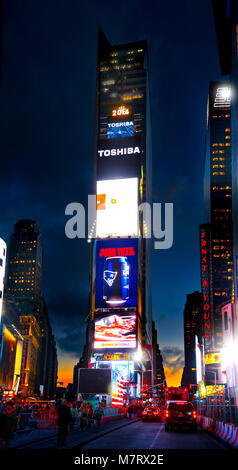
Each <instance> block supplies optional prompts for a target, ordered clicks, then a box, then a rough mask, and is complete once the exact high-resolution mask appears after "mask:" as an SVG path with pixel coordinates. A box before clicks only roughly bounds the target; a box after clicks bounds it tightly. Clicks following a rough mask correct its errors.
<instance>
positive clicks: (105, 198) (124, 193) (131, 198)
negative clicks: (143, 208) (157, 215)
mask: <svg viewBox="0 0 238 470" xmlns="http://www.w3.org/2000/svg"><path fill="white" fill-rule="evenodd" d="M96 234H97V237H100V238H105V237H129V236H132V237H137V236H138V178H125V179H115V180H103V181H97V228H96Z"/></svg>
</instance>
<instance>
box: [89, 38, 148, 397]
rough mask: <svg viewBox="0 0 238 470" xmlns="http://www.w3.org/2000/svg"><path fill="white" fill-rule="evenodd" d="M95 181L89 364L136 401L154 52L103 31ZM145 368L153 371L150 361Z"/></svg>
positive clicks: (144, 327) (142, 339)
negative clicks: (115, 41) (116, 41)
mask: <svg viewBox="0 0 238 470" xmlns="http://www.w3.org/2000/svg"><path fill="white" fill-rule="evenodd" d="M94 182H95V193H96V234H95V238H93V239H92V244H91V246H92V257H91V299H90V320H91V323H92V324H93V333H92V336H91V340H92V341H90V343H91V346H92V347H91V360H90V362H91V366H92V367H95V368H112V369H113V371H114V372H113V373H114V376H115V380H116V381H118V374H119V376H120V377H121V379H122V381H124V383H127V384H129V390H128V394H129V395H130V396H136V395H139V394H140V391H141V387H142V380H143V379H142V375H143V374H140V370H141V369H142V367H143V365H142V357H143V345H147V346H148V344H152V337H151V325H152V318H151V240H150V238H147V237H146V234H147V233H148V232H147V229H148V227H146V224H145V222H144V219H143V213H142V211H138V206H139V205H140V204H141V203H144V202H146V203H151V186H152V184H151V111H150V90H149V72H148V52H147V43H146V41H139V42H135V43H130V44H123V45H117V46H111V45H110V44H109V42H108V40H107V38H106V37H105V35H104V33H103V31H102V30H101V29H99V38H98V63H97V83H96V113H95V148H94ZM151 356H152V354H151ZM147 369H150V370H151V372H152V365H151V363H150V365H149V366H148V362H147ZM151 376H152V374H151ZM116 395H117V400H119V401H118V404H120V399H119V398H118V397H119V396H120V393H117V394H116ZM115 404H116V401H115V403H114V405H115Z"/></svg>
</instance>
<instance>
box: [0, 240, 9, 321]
mask: <svg viewBox="0 0 238 470" xmlns="http://www.w3.org/2000/svg"><path fill="white" fill-rule="evenodd" d="M6 251H7V245H6V243H5V242H4V240H3V239H2V238H0V322H1V316H2V303H3V289H4V277H5V267H6Z"/></svg>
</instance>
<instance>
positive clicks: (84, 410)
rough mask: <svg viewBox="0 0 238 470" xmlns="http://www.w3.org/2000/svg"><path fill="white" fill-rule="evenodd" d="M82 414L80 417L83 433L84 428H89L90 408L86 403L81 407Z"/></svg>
mask: <svg viewBox="0 0 238 470" xmlns="http://www.w3.org/2000/svg"><path fill="white" fill-rule="evenodd" d="M80 412H81V415H80V429H81V431H83V430H84V428H85V427H87V425H88V408H87V405H86V404H85V403H83V405H82V406H81V408H80Z"/></svg>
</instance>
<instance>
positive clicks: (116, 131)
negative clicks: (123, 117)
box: [107, 120, 134, 139]
mask: <svg viewBox="0 0 238 470" xmlns="http://www.w3.org/2000/svg"><path fill="white" fill-rule="evenodd" d="M133 135H134V122H133V121H132V120H130V121H118V122H108V123H107V138H108V139H115V138H117V137H129V136H133Z"/></svg>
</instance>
